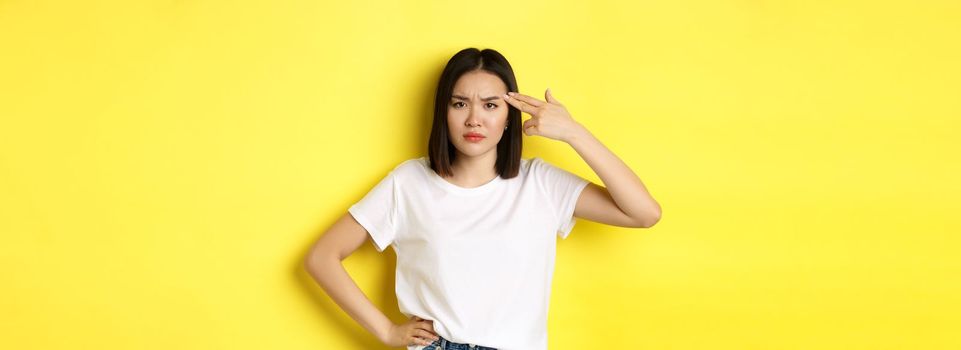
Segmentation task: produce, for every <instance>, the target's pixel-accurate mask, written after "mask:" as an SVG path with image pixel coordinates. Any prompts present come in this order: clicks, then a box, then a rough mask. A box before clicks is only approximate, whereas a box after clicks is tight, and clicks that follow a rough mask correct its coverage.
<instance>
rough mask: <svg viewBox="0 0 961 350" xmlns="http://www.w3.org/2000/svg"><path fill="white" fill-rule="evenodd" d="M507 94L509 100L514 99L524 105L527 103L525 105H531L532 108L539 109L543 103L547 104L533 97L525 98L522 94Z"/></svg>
mask: <svg viewBox="0 0 961 350" xmlns="http://www.w3.org/2000/svg"><path fill="white" fill-rule="evenodd" d="M507 94H508V95H510V97H511V98H516V99H518V100H521V101H524V102H525V103H527V104H529V105H531V106H534V107H540V106H543V105H544V104H545V103H547V102H544V101H541V100H538V99H536V98H534V97H531V96H527V95H524V94H521V93H516V92H508V93H507Z"/></svg>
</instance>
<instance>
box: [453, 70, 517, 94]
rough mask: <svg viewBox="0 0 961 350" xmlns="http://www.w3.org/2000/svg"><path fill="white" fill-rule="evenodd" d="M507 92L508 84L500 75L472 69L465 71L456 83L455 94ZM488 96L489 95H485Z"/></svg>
mask: <svg viewBox="0 0 961 350" xmlns="http://www.w3.org/2000/svg"><path fill="white" fill-rule="evenodd" d="M506 92H507V85H506V84H504V81H503V80H501V78H500V77H498V76H496V75H494V74H493V73H490V72H487V71H482V70H481V71H472V72H468V73H464V75H461V76H460V78H458V79H457V82H456V83H455V84H454V91H453V94H454V95H472V94H488V95H493V94H502V93H506ZM484 96H487V95H484Z"/></svg>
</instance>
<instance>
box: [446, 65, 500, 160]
mask: <svg viewBox="0 0 961 350" xmlns="http://www.w3.org/2000/svg"><path fill="white" fill-rule="evenodd" d="M506 93H507V85H506V84H504V81H503V80H501V79H500V78H499V77H498V76H497V75H494V74H493V73H490V72H487V71H483V70H475V71H471V72H468V73H464V75H462V76H461V77H460V78H459V79H457V82H456V83H455V84H454V89H453V91H452V94H451V95H452V97H451V99H450V101H448V105H447V128H448V132H450V138H449V139H450V141H451V143H453V144H454V147H455V148H457V151H458V153H460V154H459V155H462V156H467V157H476V156H479V155H483V154H485V153H487V152H495V153H496V152H497V143H498V142H500V140H501V137H502V136H503V135H504V131H505V130H504V127H505V126H506V125H507V111H508V108H509V107H510V106H509V105H508V104H507V102H505V101H504V98H503V96H504V94H506ZM475 136H476V137H475Z"/></svg>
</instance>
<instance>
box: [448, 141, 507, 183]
mask: <svg viewBox="0 0 961 350" xmlns="http://www.w3.org/2000/svg"><path fill="white" fill-rule="evenodd" d="M496 165H497V150H491V151H490V152H487V153H484V154H480V155H476V156H468V155H465V154H463V153H460V152H458V153H457V158H456V159H454V163H453V164H451V169H452V170H453V171H454V176H452V177H450V179H452V180H453V182H455V183H457V184H459V185H461V186H464V187H477V186H480V185H483V184H485V183H487V182H488V181H491V180H493V179H494V177H495V176H497V169H496V168H495V166H496Z"/></svg>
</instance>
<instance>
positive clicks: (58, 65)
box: [0, 0, 961, 350]
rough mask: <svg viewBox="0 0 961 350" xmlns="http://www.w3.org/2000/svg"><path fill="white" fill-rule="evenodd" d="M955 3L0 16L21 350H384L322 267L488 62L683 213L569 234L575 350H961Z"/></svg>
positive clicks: (207, 9)
mask: <svg viewBox="0 0 961 350" xmlns="http://www.w3.org/2000/svg"><path fill="white" fill-rule="evenodd" d="M959 4H961V3H959V2H957V1H954V0H944V1H899V2H895V1H782V2H778V1H747V0H744V1H663V2H648V3H640V2H635V3H633V4H627V2H624V3H620V2H601V1H592V2H589V3H588V2H573V1H572V2H557V1H545V2H519V1H509V2H501V1H474V2H447V1H438V2H424V3H405V2H396V3H395V2H383V3H357V2H352V1H342V2H332V1H331V2H316V1H305V0H301V1H245V2H238V1H38V0H30V1H27V0H22V1H12V0H4V1H0V232H2V235H0V264H2V265H0V266H2V268H0V348H4V349H382V348H386V347H384V346H381V345H380V343H379V342H378V341H377V339H376V338H375V337H373V336H372V335H370V334H367V333H366V331H365V330H364V329H363V328H361V327H360V326H359V325H357V324H356V323H355V322H354V321H353V320H352V319H350V318H349V317H348V316H347V315H346V314H345V313H344V312H343V311H341V310H340V309H339V308H338V307H337V306H336V304H334V303H333V302H332V301H331V299H330V298H329V297H328V296H327V295H326V294H325V293H324V292H323V290H321V289H320V288H319V287H318V286H317V285H316V283H315V282H314V281H313V280H311V279H310V277H309V276H308V275H307V274H306V273H305V272H304V271H303V270H302V268H301V262H302V259H303V258H304V255H305V254H306V251H307V249H308V248H309V246H310V244H312V243H313V242H314V241H315V240H316V239H317V238H318V237H319V236H320V235H321V234H322V233H323V232H324V230H325V229H326V228H327V227H329V225H330V224H332V223H333V221H334V220H335V219H336V218H338V217H339V216H341V215H343V214H344V213H345V212H346V210H347V207H348V206H349V205H350V204H352V203H354V202H355V201H357V200H359V199H360V197H361V196H363V195H364V194H365V193H366V192H367V191H368V190H369V189H370V188H371V187H372V186H373V185H374V184H376V183H377V181H379V180H380V179H381V178H382V177H383V176H384V175H386V173H387V171H388V170H390V169H391V168H392V167H393V166H394V165H396V164H397V163H399V162H400V161H403V160H405V159H409V158H413V157H419V156H421V155H423V154H424V152H425V150H426V140H427V135H428V133H427V130H428V126H429V123H430V118H431V115H430V113H431V104H432V98H433V93H434V88H435V84H436V81H437V77H438V76H439V74H440V72H441V70H442V69H443V66H444V64H445V63H446V62H447V59H448V58H449V57H450V56H451V55H453V54H454V53H455V52H457V51H458V50H460V49H462V48H465V47H477V48H487V47H490V48H494V49H496V50H499V51H500V52H501V53H503V54H504V55H505V56H506V57H507V58H508V59H509V60H510V62H511V63H512V65H513V67H514V69H515V71H516V72H517V78H518V81H519V86H520V90H521V92H522V93H526V94H529V95H534V96H537V97H541V98H543V91H544V89H545V88H547V87H550V88H551V90H552V91H553V92H554V95H555V96H556V97H557V98H558V99H559V100H560V101H561V102H562V103H565V105H566V106H567V107H568V109H569V111H570V112H571V114H572V115H573V116H574V118H575V119H577V120H578V121H580V122H581V123H582V124H584V125H586V126H587V127H588V128H589V129H590V130H591V132H593V133H594V134H595V135H596V136H597V137H598V138H599V139H600V140H601V141H602V142H603V143H605V144H606V145H607V146H608V147H609V148H610V149H611V150H612V151H614V152H615V153H616V154H617V155H618V156H620V157H621V158H622V159H623V160H624V161H625V162H626V163H627V164H629V165H630V166H631V167H632V168H633V169H634V170H635V171H636V172H637V174H638V175H639V176H640V178H641V179H642V180H643V181H644V183H645V184H646V185H647V186H648V188H649V190H650V191H651V193H652V194H653V195H654V197H655V198H656V199H657V200H658V201H659V202H660V203H661V205H662V207H663V210H664V213H663V217H662V219H661V221H660V222H659V223H658V224H657V225H656V226H655V227H653V228H651V229H646V230H645V229H626V228H617V227H611V226H605V225H601V224H597V223H592V222H587V221H579V223H578V224H577V226H576V227H575V230H574V232H573V233H572V234H571V236H570V237H569V238H568V239H567V240H563V241H560V242H559V246H558V261H557V267H556V275H555V279H554V288H553V295H552V300H551V309H550V310H551V311H550V323H549V334H550V348H551V349H558V350H560V349H600V348H602V347H617V348H618V349H957V348H959V347H961V338H959V337H958V336H957V331H958V329H959V328H961V283H959V281H958V280H959V276H961V259H959V257H958V255H959V252H961V238H959V233H961V230H959V228H961V220H959V219H958V217H959V216H958V211H959V209H961V205H959V200H958V196H961V183H959V181H958V178H959V177H961V159H959V158H961V157H959V154H961V142H959V132H961V98H959V96H961V65H959V62H961V44H959V43H961V40H959V37H961V5H959ZM528 117H529V116H527V115H525V116H524V118H525V119H527V118H528ZM524 151H525V152H524V156H525V157H533V156H541V157H543V158H545V159H546V160H548V161H550V162H553V163H554V164H557V165H559V166H561V167H563V168H565V169H568V170H570V171H572V172H575V173H577V174H579V175H581V176H583V177H585V178H588V179H591V180H592V181H595V182H598V181H599V179H598V178H597V177H596V175H595V174H594V173H593V172H592V171H591V169H590V167H588V166H587V165H586V163H584V162H583V160H581V159H580V158H579V157H578V156H577V154H576V153H575V152H574V151H573V150H572V149H571V148H570V147H569V146H568V145H566V144H563V143H560V142H557V141H554V140H550V139H545V138H543V137H536V136H534V137H527V136H525V148H524ZM394 257H395V256H394V253H393V252H392V251H390V250H388V251H387V252H385V253H383V254H378V253H377V252H376V251H375V250H374V248H373V245H371V244H370V243H365V245H364V246H363V248H362V249H361V250H360V251H358V252H357V253H356V254H355V255H353V256H351V257H350V258H348V259H347V260H346V261H345V265H346V267H347V269H348V272H350V274H351V275H352V276H353V277H354V278H355V280H356V281H357V282H358V284H360V286H361V288H362V289H363V290H365V291H366V292H367V295H368V296H369V297H370V298H371V299H372V300H373V301H374V303H375V304H376V305H378V307H380V308H381V309H382V310H384V311H385V312H386V313H387V314H388V315H389V316H390V317H391V318H392V319H393V320H394V321H395V322H398V323H399V322H401V321H403V318H402V315H401V314H400V313H399V311H397V306H396V302H397V301H396V299H395V297H394V295H393V268H394V266H395V265H394V262H393V259H394Z"/></svg>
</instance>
